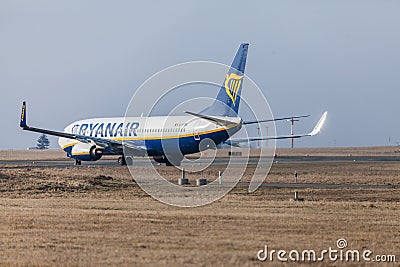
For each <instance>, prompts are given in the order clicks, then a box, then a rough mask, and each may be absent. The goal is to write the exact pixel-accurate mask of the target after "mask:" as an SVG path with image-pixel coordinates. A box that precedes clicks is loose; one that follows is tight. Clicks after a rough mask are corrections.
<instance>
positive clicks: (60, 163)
mask: <svg viewBox="0 0 400 267" xmlns="http://www.w3.org/2000/svg"><path fill="white" fill-rule="evenodd" d="M229 160H231V163H232V164H244V163H246V161H247V159H245V158H235V157H232V158H231V159H229V158H216V159H215V160H214V163H213V165H226V164H228V162H229ZM258 160H259V159H258V158H249V159H248V164H257V162H258ZM269 160H270V159H268V158H262V162H266V161H269ZM395 161H400V157H398V156H397V157H396V156H327V157H325V156H309V157H308V156H290V157H278V158H275V159H274V162H275V163H291V162H395ZM147 162H148V161H147V160H146V159H143V158H135V159H134V165H135V166H146V165H147ZM193 163H195V164H207V163H208V159H200V160H195V161H194V162H193ZM4 164H7V165H24V166H26V165H31V166H33V167H34V166H40V167H42V168H43V167H44V168H61V167H70V166H73V165H74V164H75V161H74V160H71V159H66V160H45V161H44V160H38V161H31V160H0V165H4ZM154 164H157V163H154ZM116 165H117V157H116V158H115V159H101V160H98V161H85V162H82V166H116Z"/></svg>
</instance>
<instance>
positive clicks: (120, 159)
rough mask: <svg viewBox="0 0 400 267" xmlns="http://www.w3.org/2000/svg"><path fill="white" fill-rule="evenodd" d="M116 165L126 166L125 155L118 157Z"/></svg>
mask: <svg viewBox="0 0 400 267" xmlns="http://www.w3.org/2000/svg"><path fill="white" fill-rule="evenodd" d="M118 165H119V166H126V160H125V157H119V158H118Z"/></svg>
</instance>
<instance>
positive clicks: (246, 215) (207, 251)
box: [0, 147, 400, 266]
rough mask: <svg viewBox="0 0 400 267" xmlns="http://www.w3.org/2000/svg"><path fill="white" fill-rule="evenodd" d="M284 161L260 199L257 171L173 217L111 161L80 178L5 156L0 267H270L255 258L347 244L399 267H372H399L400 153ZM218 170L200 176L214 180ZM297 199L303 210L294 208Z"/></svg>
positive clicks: (306, 154)
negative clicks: (254, 185)
mask: <svg viewBox="0 0 400 267" xmlns="http://www.w3.org/2000/svg"><path fill="white" fill-rule="evenodd" d="M277 154H278V158H277V159H276V160H277V162H275V163H274V164H273V165H272V168H271V172H270V175H269V176H268V178H267V180H266V183H265V185H264V186H262V187H260V188H259V189H258V190H257V191H255V192H254V193H248V191H247V186H248V181H249V180H250V177H251V176H250V175H251V173H252V171H254V166H253V165H250V166H249V167H248V169H247V171H246V174H245V176H244V178H243V180H242V181H241V183H240V184H239V185H238V186H237V187H236V188H235V189H233V190H232V191H231V192H230V193H229V194H228V195H226V196H225V197H224V198H222V199H221V200H219V201H217V202H215V203H213V204H210V205H207V206H204V207H197V208H177V207H171V206H168V205H165V204H162V203H160V202H158V201H156V200H154V199H152V198H151V197H150V196H148V195H147V194H146V193H145V192H143V191H142V190H141V188H140V187H139V186H138V185H137V184H136V183H135V181H134V180H133V178H132V177H131V176H130V173H129V171H128V169H127V168H126V167H121V166H116V165H114V164H112V162H115V161H110V160H111V158H106V159H105V160H104V161H102V162H99V163H98V164H89V165H82V166H78V167H75V166H73V165H72V164H73V163H72V162H66V163H65V158H63V157H64V155H63V154H61V153H60V152H54V151H28V153H25V151H1V152H0V162H1V164H0V214H1V218H2V219H1V221H0V265H3V266H99V265H118V266H160V265H167V266H182V265H187V266H254V265H255V266H263V265H268V266H271V262H268V263H266V262H259V261H258V260H257V257H256V254H257V252H258V251H259V250H260V249H263V248H264V246H265V245H268V247H269V248H270V249H275V250H279V249H284V250H286V251H290V250H294V249H295V250H299V251H302V250H310V249H312V250H315V251H321V250H323V249H328V248H329V247H332V248H333V249H335V248H337V247H336V241H337V240H338V239H340V238H345V239H346V240H347V243H348V248H351V249H359V250H362V249H370V250H372V251H373V252H374V254H373V255H376V254H381V255H396V263H381V262H380V263H377V262H374V263H370V264H369V265H371V266H399V264H400V226H399V225H400V148H398V147H374V148H340V149H339V148H338V149H333V148H332V149H294V150H291V149H281V150H278V151H277ZM222 156H223V155H222ZM280 159H282V160H280ZM310 159H311V160H310ZM113 160H115V158H113ZM33 162H34V163H33ZM138 168H141V167H140V166H139V167H138ZM156 168H157V169H158V170H159V171H160V172H162V173H163V174H164V175H166V176H167V177H168V178H169V179H171V180H177V178H178V177H179V176H180V172H179V171H178V170H176V169H175V168H174V167H166V166H156ZM218 169H220V165H216V166H213V167H211V168H210V169H209V170H207V171H206V172H205V174H203V175H205V176H206V178H208V179H211V177H214V175H215V173H216V172H217V171H218ZM295 171H297V172H298V174H299V177H298V184H299V185H293V183H294V178H293V174H294V172H295ZM195 178H196V176H195V175H192V176H191V177H190V176H189V179H191V181H192V183H193V182H194V179H195ZM327 185H328V186H327ZM295 191H298V192H299V196H300V197H301V198H304V201H301V202H296V201H293V200H292V199H293V196H294V192H295ZM278 263H279V262H278V261H277V259H276V258H275V259H274V261H273V262H272V265H273V266H275V265H277V266H280V265H283V266H291V265H292V263H290V262H289V263H286V264H284V263H283V264H281V263H279V264H278ZM338 264H339V265H340V263H339V262H329V261H328V260H327V259H326V260H325V261H323V262H317V263H315V264H313V265H314V266H336V265H338ZM343 265H344V264H343ZM347 265H348V266H360V265H364V262H350V263H345V266H347Z"/></svg>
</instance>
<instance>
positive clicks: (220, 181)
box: [218, 171, 222, 184]
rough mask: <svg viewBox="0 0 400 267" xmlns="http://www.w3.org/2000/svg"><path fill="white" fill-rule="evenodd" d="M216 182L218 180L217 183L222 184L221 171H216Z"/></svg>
mask: <svg viewBox="0 0 400 267" xmlns="http://www.w3.org/2000/svg"><path fill="white" fill-rule="evenodd" d="M218 182H219V184H222V175H221V171H218Z"/></svg>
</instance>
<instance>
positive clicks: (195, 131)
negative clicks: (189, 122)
mask: <svg viewBox="0 0 400 267" xmlns="http://www.w3.org/2000/svg"><path fill="white" fill-rule="evenodd" d="M199 124H200V123H199V121H198V120H197V121H196V122H195V123H194V126H193V134H194V135H193V137H194V140H196V141H199V140H200V135H199Z"/></svg>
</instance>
